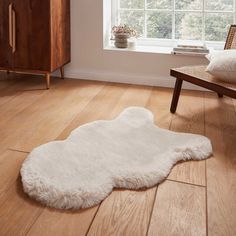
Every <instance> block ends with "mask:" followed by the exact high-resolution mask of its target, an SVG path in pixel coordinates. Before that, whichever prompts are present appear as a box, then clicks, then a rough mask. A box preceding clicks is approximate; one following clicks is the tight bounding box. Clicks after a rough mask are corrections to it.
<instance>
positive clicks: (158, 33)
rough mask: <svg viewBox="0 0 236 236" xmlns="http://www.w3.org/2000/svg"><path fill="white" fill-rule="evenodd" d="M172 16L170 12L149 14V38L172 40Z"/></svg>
mask: <svg viewBox="0 0 236 236" xmlns="http://www.w3.org/2000/svg"><path fill="white" fill-rule="evenodd" d="M171 35H172V16H171V13H170V12H156V11H155V12H149V13H147V37H148V38H161V39H171Z"/></svg>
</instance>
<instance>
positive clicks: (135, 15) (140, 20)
mask: <svg viewBox="0 0 236 236" xmlns="http://www.w3.org/2000/svg"><path fill="white" fill-rule="evenodd" d="M120 24H126V25H128V26H130V27H133V28H134V29H135V30H136V31H138V33H139V34H141V35H143V26H144V12H142V11H141V12H140V11H121V12H120Z"/></svg>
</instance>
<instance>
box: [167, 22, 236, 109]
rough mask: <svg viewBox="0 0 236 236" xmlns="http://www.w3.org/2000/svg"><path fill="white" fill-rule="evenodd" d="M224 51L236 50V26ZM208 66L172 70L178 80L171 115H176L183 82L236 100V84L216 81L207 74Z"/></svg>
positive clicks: (230, 32) (229, 35)
mask: <svg viewBox="0 0 236 236" xmlns="http://www.w3.org/2000/svg"><path fill="white" fill-rule="evenodd" d="M224 49H236V25H231V27H230V30H229V33H228V37H227V40H226V43H225V47H224ZM206 67H207V66H186V67H181V68H176V69H171V70H170V75H171V76H173V77H175V78H176V82H175V88H174V93H173V97H172V102H171V108H170V111H171V113H175V111H176V108H177V105H178V101H179V95H180V92H181V88H182V83H183V81H187V82H189V83H192V84H195V85H198V86H200V87H203V88H206V89H209V90H212V91H214V92H216V93H217V94H218V96H219V97H220V98H221V97H223V95H226V96H229V97H231V98H235V99H236V84H229V83H224V82H221V81H218V80H216V79H215V78H214V77H213V76H211V75H210V74H209V73H207V72H206V71H205V70H206Z"/></svg>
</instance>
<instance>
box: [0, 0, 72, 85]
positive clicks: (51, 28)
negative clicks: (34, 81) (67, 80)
mask: <svg viewBox="0 0 236 236" xmlns="http://www.w3.org/2000/svg"><path fill="white" fill-rule="evenodd" d="M69 62H70V0H40V1H39V0H0V69H1V70H6V71H16V72H28V73H40V74H45V76H46V82H47V88H49V86H50V73H52V72H53V71H55V70H57V69H59V68H60V69H61V73H62V77H63V66H64V65H65V64H67V63H69Z"/></svg>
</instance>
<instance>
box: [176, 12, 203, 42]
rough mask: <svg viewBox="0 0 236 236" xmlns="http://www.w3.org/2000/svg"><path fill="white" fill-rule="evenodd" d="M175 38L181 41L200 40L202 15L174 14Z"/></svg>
mask: <svg viewBox="0 0 236 236" xmlns="http://www.w3.org/2000/svg"><path fill="white" fill-rule="evenodd" d="M175 38H176V39H183V40H201V38H202V14H201V13H182V12H181V13H176V15H175Z"/></svg>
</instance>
